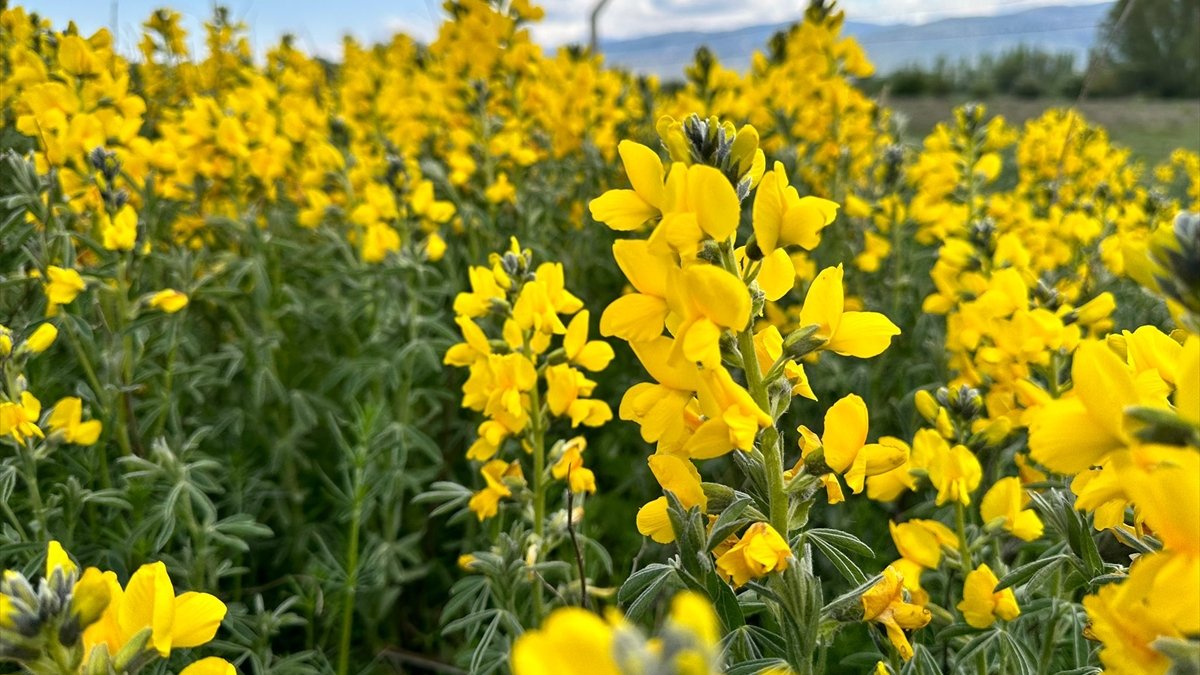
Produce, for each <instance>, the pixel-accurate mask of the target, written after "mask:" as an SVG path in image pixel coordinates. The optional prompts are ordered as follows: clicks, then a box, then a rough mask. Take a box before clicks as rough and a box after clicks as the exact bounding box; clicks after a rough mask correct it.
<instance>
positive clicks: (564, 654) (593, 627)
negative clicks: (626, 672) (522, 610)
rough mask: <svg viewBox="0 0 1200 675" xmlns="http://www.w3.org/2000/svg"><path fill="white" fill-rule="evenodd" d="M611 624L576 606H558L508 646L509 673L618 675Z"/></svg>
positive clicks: (618, 669)
mask: <svg viewBox="0 0 1200 675" xmlns="http://www.w3.org/2000/svg"><path fill="white" fill-rule="evenodd" d="M614 639H615V635H614V631H613V627H612V625H610V624H609V623H608V622H606V621H605V620H604V619H601V618H600V617H598V616H596V615H595V614H592V613H591V612H589V611H587V610H584V609H580V608H578V607H560V608H559V609H556V610H554V611H553V612H551V613H550V616H549V617H547V618H546V620H545V621H544V622H543V623H542V626H541V627H540V628H537V629H534V630H528V631H525V633H523V634H522V635H521V637H519V638H517V641H516V642H515V643H513V648H512V670H513V675H583V674H584V673H586V674H587V675H621V672H622V671H621V669H620V668H619V667H618V666H617V662H616V659H615V656H614V647H613V640H614Z"/></svg>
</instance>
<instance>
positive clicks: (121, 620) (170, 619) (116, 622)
mask: <svg viewBox="0 0 1200 675" xmlns="http://www.w3.org/2000/svg"><path fill="white" fill-rule="evenodd" d="M225 612H226V609H225V604H224V603H222V602H221V601H220V600H218V599H217V598H216V597H214V596H212V595H209V594H208V593H196V592H188V593H182V594H180V595H176V594H175V589H174V586H173V585H172V583H171V578H170V576H168V574H167V568H166V566H165V565H164V564H163V563H161V562H156V563H150V564H147V565H143V566H142V567H141V568H139V569H138V570H137V571H136V572H134V573H133V575H132V576H131V577H130V578H129V581H128V582H127V583H126V584H125V585H124V587H122V585H121V583H120V582H119V581H118V580H117V575H116V573H114V572H105V571H101V570H100V569H98V568H96V567H88V568H87V569H84V570H82V571H80V569H79V567H78V566H77V565H76V564H75V562H74V561H72V560H71V558H70V556H68V554H67V552H66V551H65V550H63V547H62V545H60V544H59V543H58V542H57V541H51V542H50V544H49V546H48V548H47V551H46V571H45V574H44V576H43V577H42V578H41V579H40V580H39V581H38V583H37V584H36V586H35V585H34V584H33V583H31V582H30V581H29V580H28V579H26V578H25V576H24V575H22V574H21V573H20V572H16V571H13V570H5V572H4V577H3V580H0V660H10V661H16V662H17V663H18V664H20V665H23V666H24V667H25V668H27V669H28V670H29V671H30V672H34V673H61V674H62V675H67V674H74V673H112V672H118V673H137V672H139V671H141V670H142V669H143V668H146V667H149V666H150V665H151V664H153V663H154V662H156V661H158V660H159V659H165V658H167V657H168V656H170V654H171V651H172V650H174V649H187V648H191V647H199V646H201V645H203V644H205V643H207V642H209V641H210V640H212V639H213V636H214V635H216V632H217V628H218V627H219V626H220V625H221V621H222V620H223V619H224V618H225ZM236 672H237V671H236V670H235V669H234V667H233V664H231V663H229V662H228V661H225V660H224V659H221V658H217V657H208V658H204V659H200V660H198V661H195V662H193V663H192V664H191V665H189V666H187V667H186V668H184V669H183V670H182V671H181V675H234V673H236Z"/></svg>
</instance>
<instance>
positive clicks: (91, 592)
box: [71, 567, 112, 629]
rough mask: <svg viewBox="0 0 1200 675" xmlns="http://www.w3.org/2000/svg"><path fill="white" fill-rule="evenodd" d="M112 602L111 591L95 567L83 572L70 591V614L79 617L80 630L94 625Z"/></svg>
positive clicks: (102, 574) (101, 573) (102, 575)
mask: <svg viewBox="0 0 1200 675" xmlns="http://www.w3.org/2000/svg"><path fill="white" fill-rule="evenodd" d="M110 602H112V591H111V590H110V588H109V585H108V581H107V580H106V579H105V578H104V573H103V572H101V571H100V570H99V569H97V568H95V567H89V568H87V569H85V570H84V571H83V574H82V575H81V576H80V577H79V581H76V582H75V587H74V588H73V589H72V590H71V613H72V614H74V615H75V616H77V617H79V625H80V627H82V628H85V629H86V628H87V627H88V626H90V625H92V624H94V623H96V622H97V621H99V620H100V617H101V616H103V614H104V611H105V610H107V609H108V605H109V603H110Z"/></svg>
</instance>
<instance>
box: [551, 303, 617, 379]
mask: <svg viewBox="0 0 1200 675" xmlns="http://www.w3.org/2000/svg"><path fill="white" fill-rule="evenodd" d="M590 318H591V312H589V311H588V310H586V309H584V310H580V312H579V313H578V314H576V315H575V316H574V317H572V318H571V322H570V323H569V324H567V334H566V335H565V336H564V337H563V351H564V352H566V354H567V359H568V360H570V361H571V362H572V363H575V364H578V365H579V366H580V367H582V368H586V369H587V370H590V371H592V372H597V371H601V370H604V369H605V368H606V367H608V364H609V362H610V361H612V359H613V356H614V354H613V349H612V347H611V346H609V344H608V343H607V342H604V341H602V340H593V341H591V342H589V341H588V339H587V338H588V320H589V319H590Z"/></svg>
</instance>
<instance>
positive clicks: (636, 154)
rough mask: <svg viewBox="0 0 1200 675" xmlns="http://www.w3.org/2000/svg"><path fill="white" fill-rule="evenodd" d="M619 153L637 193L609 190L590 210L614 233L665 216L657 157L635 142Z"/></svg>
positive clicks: (623, 145) (620, 146) (619, 148)
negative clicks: (663, 214)
mask: <svg viewBox="0 0 1200 675" xmlns="http://www.w3.org/2000/svg"><path fill="white" fill-rule="evenodd" d="M617 151H618V152H620V154H621V160H622V161H623V162H624V164H625V173H626V174H627V175H628V176H629V182H630V184H632V185H633V189H632V190H624V189H620V190H609V191H608V192H605V193H604V194H602V195H600V196H599V197H597V198H596V199H593V200H592V201H591V202H590V203H589V204H588V210H589V211H590V212H591V214H592V218H593V219H595V220H596V221H598V222H601V223H604V224H605V225H608V226H609V227H610V228H612V229H614V230H617V231H629V230H636V229H638V228H640V227H641V226H642V225H644V224H645V223H646V221H648V220H651V219H653V218H656V217H658V216H659V215H660V214H661V212H662V207H663V201H664V191H663V174H664V172H663V164H662V160H660V159H659V157H658V154H657V153H655V152H654V151H653V150H651V149H650V148H648V147H646V146H644V145H642V144H640V143H634V142H633V141H621V142H620V143H619V144H618V146H617ZM727 182H728V181H727Z"/></svg>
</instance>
